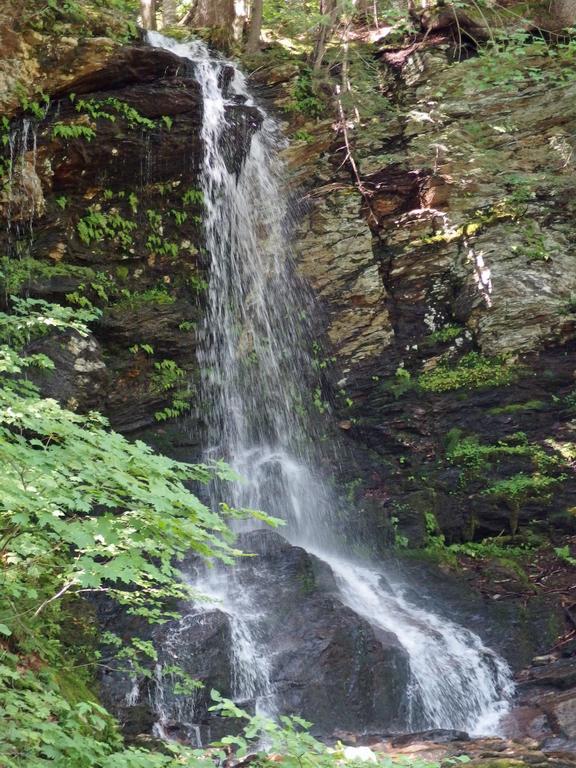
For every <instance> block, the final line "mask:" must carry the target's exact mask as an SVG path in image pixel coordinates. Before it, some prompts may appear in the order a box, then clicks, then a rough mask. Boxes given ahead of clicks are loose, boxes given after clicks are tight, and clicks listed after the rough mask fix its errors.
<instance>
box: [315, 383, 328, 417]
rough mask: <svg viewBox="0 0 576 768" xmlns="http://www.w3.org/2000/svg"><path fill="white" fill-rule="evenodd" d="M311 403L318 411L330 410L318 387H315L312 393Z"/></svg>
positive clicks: (326, 411) (325, 411)
mask: <svg viewBox="0 0 576 768" xmlns="http://www.w3.org/2000/svg"><path fill="white" fill-rule="evenodd" d="M312 404H313V405H314V408H316V410H317V411H318V413H328V411H329V410H330V404H329V403H328V402H327V401H326V400H324V396H323V394H322V390H321V389H320V387H316V388H315V389H314V391H313V393H312Z"/></svg>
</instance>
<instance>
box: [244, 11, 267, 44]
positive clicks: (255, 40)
mask: <svg viewBox="0 0 576 768" xmlns="http://www.w3.org/2000/svg"><path fill="white" fill-rule="evenodd" d="M262 5H263V0H253V2H252V17H251V19H250V31H249V33H248V41H247V42H246V50H247V51H248V52H249V53H255V52H256V51H257V50H258V48H259V47H260V34H261V32H262Z"/></svg>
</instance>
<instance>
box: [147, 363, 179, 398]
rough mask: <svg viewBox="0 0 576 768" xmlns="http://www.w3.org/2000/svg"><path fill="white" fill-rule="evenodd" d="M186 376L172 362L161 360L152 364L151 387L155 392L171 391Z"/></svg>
mask: <svg viewBox="0 0 576 768" xmlns="http://www.w3.org/2000/svg"><path fill="white" fill-rule="evenodd" d="M185 375H186V373H185V371H183V370H182V368H180V367H179V366H178V365H177V364H176V363H175V362H174V360H169V359H166V360H161V361H160V362H158V363H154V375H153V377H152V386H153V388H154V389H156V390H157V391H160V392H162V391H165V390H168V389H173V388H174V387H175V386H176V385H177V384H179V383H180V382H181V380H182V379H183V378H184V376H185Z"/></svg>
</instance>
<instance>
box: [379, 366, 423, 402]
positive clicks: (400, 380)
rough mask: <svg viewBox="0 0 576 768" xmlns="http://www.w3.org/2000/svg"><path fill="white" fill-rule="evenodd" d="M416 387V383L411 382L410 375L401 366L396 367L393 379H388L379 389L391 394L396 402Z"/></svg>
mask: <svg viewBox="0 0 576 768" xmlns="http://www.w3.org/2000/svg"><path fill="white" fill-rule="evenodd" d="M416 386H417V383H416V382H415V381H414V380H413V378H412V374H411V373H410V371H408V370H406V368H404V366H403V365H399V366H398V368H397V369H396V373H395V374H394V378H393V379H388V380H386V381H384V382H383V383H382V384H381V387H382V388H383V389H385V390H387V391H388V392H391V393H392V394H393V395H394V398H395V399H396V400H397V399H398V398H399V397H402V396H403V395H405V394H406V393H407V392H410V391H412V390H413V389H414V388H415V387H416Z"/></svg>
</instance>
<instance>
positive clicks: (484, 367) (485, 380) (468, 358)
mask: <svg viewBox="0 0 576 768" xmlns="http://www.w3.org/2000/svg"><path fill="white" fill-rule="evenodd" d="M518 374H519V371H518V369H517V368H515V367H513V366H512V364H511V363H509V362H508V361H507V360H505V359H504V358H502V357H486V356H485V355H481V354H480V353H478V352H469V353H468V354H466V355H464V357H461V358H460V359H459V360H458V362H457V363H456V364H455V365H451V364H449V363H447V362H442V363H440V364H439V365H438V366H436V368H433V369H432V370H430V371H425V372H424V373H422V374H421V375H420V376H419V378H418V384H419V386H420V387H421V388H422V389H423V390H425V391H427V392H450V391H452V390H455V389H484V388H488V387H502V386H506V385H507V384H511V383H512V382H513V381H515V379H516V378H517V377H518Z"/></svg>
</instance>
